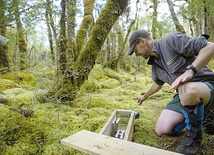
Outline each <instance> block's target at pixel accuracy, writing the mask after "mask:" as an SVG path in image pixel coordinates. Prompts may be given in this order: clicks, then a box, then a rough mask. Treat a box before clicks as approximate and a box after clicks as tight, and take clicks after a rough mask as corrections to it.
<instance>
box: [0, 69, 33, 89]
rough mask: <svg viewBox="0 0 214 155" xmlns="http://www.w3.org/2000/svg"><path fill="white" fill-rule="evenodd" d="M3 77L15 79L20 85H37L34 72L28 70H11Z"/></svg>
mask: <svg viewBox="0 0 214 155" xmlns="http://www.w3.org/2000/svg"><path fill="white" fill-rule="evenodd" d="M2 79H7V80H11V81H14V82H15V83H16V85H17V86H18V87H24V88H35V87H37V79H36V78H35V77H34V75H33V74H30V73H28V72H26V71H22V72H9V73H7V74H4V75H2Z"/></svg>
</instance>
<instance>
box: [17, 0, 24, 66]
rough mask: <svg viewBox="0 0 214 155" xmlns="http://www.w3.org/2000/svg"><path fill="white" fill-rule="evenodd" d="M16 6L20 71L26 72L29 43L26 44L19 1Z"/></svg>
mask: <svg viewBox="0 0 214 155" xmlns="http://www.w3.org/2000/svg"><path fill="white" fill-rule="evenodd" d="M14 4H16V8H15V18H16V25H17V38H18V48H19V69H20V70H25V69H26V68H27V43H26V42H25V37H24V29H23V27H22V22H21V19H20V12H19V3H18V2H17V1H16V2H15V1H14Z"/></svg>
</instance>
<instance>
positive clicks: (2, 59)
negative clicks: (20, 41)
mask: <svg viewBox="0 0 214 155" xmlns="http://www.w3.org/2000/svg"><path fill="white" fill-rule="evenodd" d="M0 4H1V5H0V35H2V36H3V37H5V36H6V22H5V18H6V17H5V15H4V13H5V2H4V0H0ZM7 52H8V48H7V44H6V42H5V41H4V43H1V42H0V72H2V73H4V72H8V71H10V66H9V61H8V56H7Z"/></svg>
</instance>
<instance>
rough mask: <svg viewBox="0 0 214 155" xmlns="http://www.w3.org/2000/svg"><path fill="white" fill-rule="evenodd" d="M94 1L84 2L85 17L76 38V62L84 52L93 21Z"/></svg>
mask: <svg viewBox="0 0 214 155" xmlns="http://www.w3.org/2000/svg"><path fill="white" fill-rule="evenodd" d="M94 1H95V0H84V17H83V20H82V23H81V26H80V28H79V30H78V32H77V36H76V44H77V53H76V55H75V60H76V59H77V57H78V55H79V53H80V51H81V50H82V47H83V45H84V41H85V38H86V34H87V31H88V28H89V26H90V24H91V22H92V21H93V16H92V13H93V9H94Z"/></svg>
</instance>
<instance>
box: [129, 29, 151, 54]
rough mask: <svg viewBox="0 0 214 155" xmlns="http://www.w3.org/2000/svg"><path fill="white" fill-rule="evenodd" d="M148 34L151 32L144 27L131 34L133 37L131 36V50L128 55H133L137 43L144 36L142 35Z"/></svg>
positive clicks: (146, 35)
mask: <svg viewBox="0 0 214 155" xmlns="http://www.w3.org/2000/svg"><path fill="white" fill-rule="evenodd" d="M148 36H150V34H149V33H148V32H147V31H146V30H144V29H141V30H136V31H134V32H133V33H132V34H131V37H130V38H129V46H130V50H129V52H128V55H132V54H133V52H134V47H135V44H136V43H137V42H138V41H139V39H140V38H142V37H143V38H146V37H148Z"/></svg>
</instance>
